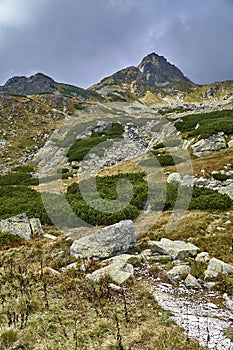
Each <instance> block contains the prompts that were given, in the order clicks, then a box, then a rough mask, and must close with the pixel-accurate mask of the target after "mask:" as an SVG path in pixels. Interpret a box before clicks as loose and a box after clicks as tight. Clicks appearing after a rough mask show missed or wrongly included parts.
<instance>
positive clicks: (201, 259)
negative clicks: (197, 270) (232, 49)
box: [195, 252, 210, 264]
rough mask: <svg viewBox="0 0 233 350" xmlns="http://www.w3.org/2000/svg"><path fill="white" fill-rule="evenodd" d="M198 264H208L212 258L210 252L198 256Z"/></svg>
mask: <svg viewBox="0 0 233 350" xmlns="http://www.w3.org/2000/svg"><path fill="white" fill-rule="evenodd" d="M195 260H196V261H197V262H199V263H203V264H204V263H207V262H208V261H209V260H210V256H209V253H208V252H201V253H199V254H197V256H196V259H195Z"/></svg>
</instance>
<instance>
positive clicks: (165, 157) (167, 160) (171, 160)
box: [152, 152, 184, 167]
mask: <svg viewBox="0 0 233 350" xmlns="http://www.w3.org/2000/svg"><path fill="white" fill-rule="evenodd" d="M152 153H153V154H155V156H156V158H157V160H158V161H159V163H160V165H161V166H162V167H165V166H169V165H176V164H179V163H182V162H183V161H184V160H183V159H182V158H180V157H177V156H171V155H170V154H161V155H157V154H156V153H154V152H152Z"/></svg>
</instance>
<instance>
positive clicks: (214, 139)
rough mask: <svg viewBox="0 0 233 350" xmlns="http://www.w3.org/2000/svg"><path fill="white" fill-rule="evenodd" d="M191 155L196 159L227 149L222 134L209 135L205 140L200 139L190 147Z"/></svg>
mask: <svg viewBox="0 0 233 350" xmlns="http://www.w3.org/2000/svg"><path fill="white" fill-rule="evenodd" d="M191 148H192V150H193V154H194V155H195V156H196V157H204V156H208V155H209V154H211V153H212V152H215V151H218V150H220V149H224V148H227V144H226V140H225V137H224V133H223V132H219V133H218V134H214V135H211V136H210V137H208V138H207V139H201V140H200V141H198V142H196V143H195V144H194V145H192V146H191Z"/></svg>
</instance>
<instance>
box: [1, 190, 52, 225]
mask: <svg viewBox="0 0 233 350" xmlns="http://www.w3.org/2000/svg"><path fill="white" fill-rule="evenodd" d="M57 200H58V199H57ZM21 213H26V214H27V215H28V217H30V218H33V217H37V218H39V219H40V220H41V222H42V223H43V224H51V221H50V219H49V218H48V215H47V213H46V211H45V209H44V205H43V202H42V199H41V195H40V193H38V192H36V191H35V190H32V189H31V188H28V187H27V186H2V187H0V219H6V218H9V217H11V216H14V215H18V214H21Z"/></svg>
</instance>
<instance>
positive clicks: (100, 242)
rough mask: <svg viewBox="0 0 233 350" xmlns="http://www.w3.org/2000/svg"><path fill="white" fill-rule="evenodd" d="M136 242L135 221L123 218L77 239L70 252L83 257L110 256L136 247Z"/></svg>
mask: <svg viewBox="0 0 233 350" xmlns="http://www.w3.org/2000/svg"><path fill="white" fill-rule="evenodd" d="M135 243H136V237H135V234H134V227H133V222H132V221H131V220H123V221H120V222H119V223H117V224H114V225H111V226H108V227H105V228H103V229H101V230H99V231H98V232H96V233H94V234H91V235H89V236H87V237H83V238H80V239H78V240H75V241H74V242H73V244H72V245H71V247H70V254H71V255H72V256H75V257H83V258H91V257H96V258H109V257H112V256H114V255H116V254H121V253H123V252H126V251H127V250H129V249H130V248H132V247H134V246H135Z"/></svg>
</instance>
